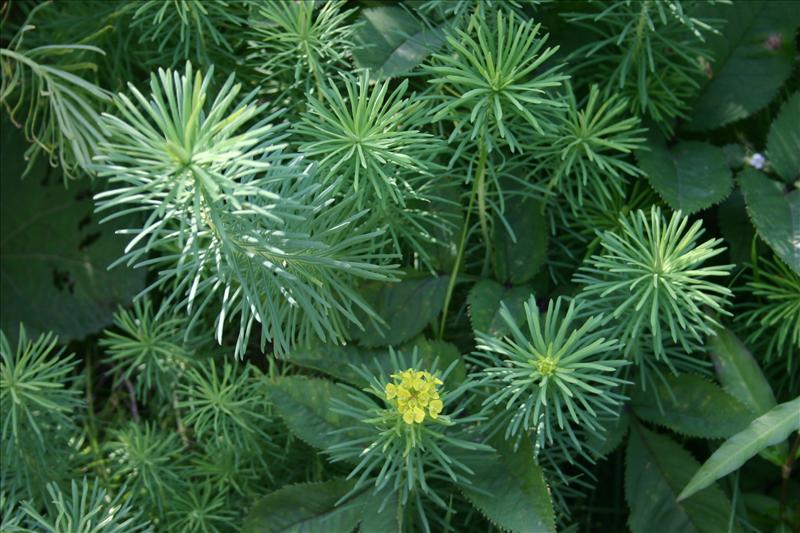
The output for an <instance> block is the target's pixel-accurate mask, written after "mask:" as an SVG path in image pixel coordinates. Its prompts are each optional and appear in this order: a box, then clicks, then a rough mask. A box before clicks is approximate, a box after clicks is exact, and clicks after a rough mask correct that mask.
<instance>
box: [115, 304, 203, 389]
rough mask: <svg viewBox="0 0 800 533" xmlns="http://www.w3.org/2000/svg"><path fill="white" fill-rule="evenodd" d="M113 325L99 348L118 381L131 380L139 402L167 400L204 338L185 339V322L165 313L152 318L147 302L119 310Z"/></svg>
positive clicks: (180, 318) (150, 305)
mask: <svg viewBox="0 0 800 533" xmlns="http://www.w3.org/2000/svg"><path fill="white" fill-rule="evenodd" d="M162 311H166V310H163V309H162ZM114 326H115V327H114V329H108V330H106V331H105V334H104V336H103V338H101V339H100V341H99V345H100V346H101V347H103V348H105V351H106V359H107V361H108V362H109V364H111V365H114V367H115V368H116V369H117V370H118V371H119V373H118V376H117V380H118V381H122V380H131V381H132V382H133V385H134V388H135V390H136V395H137V397H138V399H139V400H141V401H144V402H147V401H148V400H149V399H150V398H152V399H155V400H158V401H164V400H167V401H168V400H169V399H170V393H169V391H170V390H171V389H172V387H173V386H174V383H175V380H176V379H177V378H178V377H179V376H180V375H181V373H182V372H183V371H184V370H185V368H186V367H187V366H189V365H190V364H192V363H193V362H194V356H195V354H194V353H193V351H194V349H196V348H197V346H198V345H199V344H201V343H202V341H203V340H204V339H202V338H191V339H188V340H187V339H185V335H186V333H187V331H186V326H187V320H186V319H185V318H184V317H175V316H169V315H168V314H167V313H166V312H163V313H155V315H154V313H153V305H152V302H151V301H150V300H149V299H145V300H140V301H137V302H135V303H134V305H133V309H130V310H128V309H122V308H121V309H119V310H118V311H117V313H116V314H115V315H114ZM149 393H153V396H150V394H149Z"/></svg>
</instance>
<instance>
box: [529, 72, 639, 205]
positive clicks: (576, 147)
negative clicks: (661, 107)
mask: <svg viewBox="0 0 800 533" xmlns="http://www.w3.org/2000/svg"><path fill="white" fill-rule="evenodd" d="M565 85H566V89H567V91H566V103H567V108H566V110H565V112H564V113H563V114H562V115H561V117H560V120H559V122H558V124H559V125H558V128H557V129H555V130H554V131H553V132H552V133H551V134H549V135H547V136H545V137H543V138H542V142H541V145H540V146H539V147H538V149H539V151H540V153H541V154H542V167H540V172H541V174H543V175H550V180H549V184H548V188H549V189H550V190H551V191H554V192H557V193H559V194H561V195H563V196H564V198H565V199H566V201H567V203H568V204H569V206H570V207H571V209H572V210H573V212H576V211H578V210H580V209H582V208H583V207H584V200H585V199H587V201H586V203H587V204H591V205H594V203H595V202H606V203H612V202H613V201H614V200H617V199H619V198H622V197H624V196H625V187H626V185H627V183H628V177H635V176H639V175H641V173H642V172H641V171H640V170H639V169H638V168H636V166H635V165H632V164H631V163H630V162H628V161H626V156H628V155H629V154H630V153H631V152H632V151H633V150H635V149H636V148H638V147H639V146H641V144H642V143H643V142H644V140H645V138H644V135H643V134H644V132H645V130H644V129H642V128H639V127H638V126H639V119H638V118H637V117H636V116H628V102H627V100H626V99H625V98H620V97H618V96H617V95H612V96H611V97H608V98H604V97H602V96H601V95H600V89H599V88H598V86H597V85H592V87H591V89H590V90H589V97H588V99H587V100H586V101H585V102H579V101H578V100H577V99H576V98H575V93H574V92H573V90H572V85H571V84H570V83H566V84H565Z"/></svg>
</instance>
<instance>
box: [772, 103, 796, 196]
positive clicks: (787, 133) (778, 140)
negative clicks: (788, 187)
mask: <svg viewBox="0 0 800 533" xmlns="http://www.w3.org/2000/svg"><path fill="white" fill-rule="evenodd" d="M767 155H768V156H769V162H770V163H771V164H772V166H773V168H774V169H775V170H776V171H777V172H778V174H780V175H781V177H782V178H783V179H785V180H786V181H787V182H790V183H791V182H795V181H797V180H800V92H795V93H794V94H793V95H792V97H791V98H789V100H787V101H786V103H785V104H783V107H781V111H780V113H778V117H777V118H776V119H775V120H774V121H773V122H772V126H770V128H769V136H768V137H767Z"/></svg>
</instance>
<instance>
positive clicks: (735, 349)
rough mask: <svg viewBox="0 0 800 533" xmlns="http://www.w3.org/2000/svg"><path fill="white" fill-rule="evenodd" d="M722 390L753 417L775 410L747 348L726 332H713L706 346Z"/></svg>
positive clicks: (761, 376)
mask: <svg viewBox="0 0 800 533" xmlns="http://www.w3.org/2000/svg"><path fill="white" fill-rule="evenodd" d="M707 347H708V353H709V355H710V356H711V360H712V361H713V362H714V370H715V371H716V373H717V378H718V379H719V381H720V383H722V386H723V387H724V388H725V390H726V391H728V393H729V394H730V395H731V396H733V397H734V398H737V399H738V400H739V401H740V402H742V403H743V404H744V405H746V406H747V407H748V408H749V409H750V410H751V411H752V412H753V413H755V415H756V416H759V415H763V414H764V413H766V412H767V411H769V410H770V409H772V408H773V407H775V395H774V394H773V392H772V387H770V386H769V383H768V382H767V378H765V377H764V373H763V372H761V368H759V366H758V363H757V362H756V360H755V359H753V356H752V355H751V354H750V351H749V350H748V349H747V347H746V346H745V345H744V344H742V341H740V340H739V339H738V338H736V335H734V334H733V333H732V332H731V331H729V330H727V329H723V330H720V331H718V332H717V334H716V335H714V336H713V337H710V338H709V339H708V343H707Z"/></svg>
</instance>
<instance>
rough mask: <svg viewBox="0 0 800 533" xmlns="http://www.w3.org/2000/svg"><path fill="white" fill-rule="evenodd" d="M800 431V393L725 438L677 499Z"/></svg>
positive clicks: (690, 493) (703, 486) (702, 487)
mask: <svg viewBox="0 0 800 533" xmlns="http://www.w3.org/2000/svg"><path fill="white" fill-rule="evenodd" d="M795 431H800V397H797V398H795V399H794V400H792V401H790V402H785V403H782V404H779V405H777V406H775V407H773V408H772V409H771V410H770V411H769V412H767V413H766V414H763V415H761V416H760V417H758V418H756V419H755V420H753V422H752V423H751V424H750V425H749V426H748V427H747V428H746V429H745V430H744V431H741V432H739V433H737V434H736V435H734V436H733V437H731V438H729V439H728V440H726V441H725V442H724V443H723V444H722V446H720V447H719V449H717V451H715V452H714V453H713V454H712V455H711V457H709V459H708V461H706V462H705V463H704V464H703V466H702V467H701V468H700V470H699V471H698V472H697V473H696V474H695V475H694V476H693V477H692V479H691V481H689V482H687V484H686V485H685V488H684V489H683V491H682V492H681V494H680V499H685V498H689V497H690V496H692V495H693V494H695V493H696V492H697V491H699V490H702V489H704V488H705V487H708V486H709V485H710V484H712V483H714V481H716V480H717V479H719V478H721V477H722V476H724V475H727V474H730V473H731V472H733V471H734V470H736V469H737V468H739V467H740V466H742V465H743V464H744V463H745V462H746V461H747V460H748V459H750V458H751V457H753V456H754V455H756V454H757V453H758V452H760V451H761V450H763V449H764V448H766V447H768V446H772V445H775V444H779V443H781V442H783V441H784V440H786V438H787V437H788V436H789V435H790V434H791V433H792V432H795Z"/></svg>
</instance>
